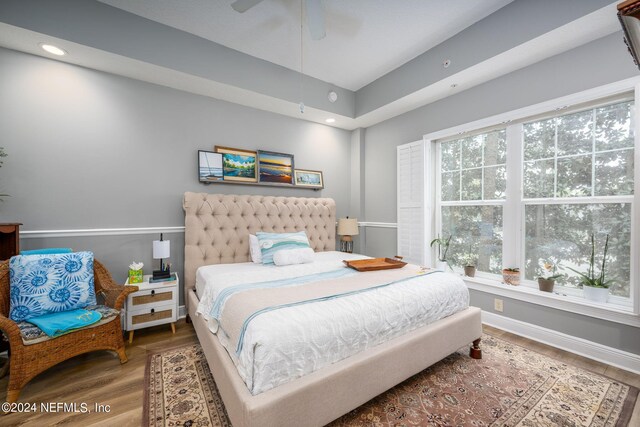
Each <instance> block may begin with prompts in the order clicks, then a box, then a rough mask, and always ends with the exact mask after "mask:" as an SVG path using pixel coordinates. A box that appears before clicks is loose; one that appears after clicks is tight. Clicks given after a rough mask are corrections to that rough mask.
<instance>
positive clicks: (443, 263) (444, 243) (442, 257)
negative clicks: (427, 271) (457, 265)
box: [429, 235, 451, 271]
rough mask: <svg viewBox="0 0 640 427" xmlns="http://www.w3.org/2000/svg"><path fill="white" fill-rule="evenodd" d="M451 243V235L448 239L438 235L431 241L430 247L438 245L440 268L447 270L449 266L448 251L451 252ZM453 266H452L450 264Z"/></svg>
mask: <svg viewBox="0 0 640 427" xmlns="http://www.w3.org/2000/svg"><path fill="white" fill-rule="evenodd" d="M450 243H451V235H449V238H448V239H444V238H440V235H438V237H437V238H435V239H433V240H432V241H431V244H430V245H429V246H430V247H433V245H437V246H438V269H439V270H442V271H447V266H449V262H448V261H447V252H449V244H450ZM449 268H451V266H449Z"/></svg>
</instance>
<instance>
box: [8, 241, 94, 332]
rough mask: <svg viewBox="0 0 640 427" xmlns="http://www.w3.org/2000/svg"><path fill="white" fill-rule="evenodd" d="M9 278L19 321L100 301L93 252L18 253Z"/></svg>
mask: <svg viewBox="0 0 640 427" xmlns="http://www.w3.org/2000/svg"><path fill="white" fill-rule="evenodd" d="M9 281H10V284H11V302H10V306H11V307H10V313H9V317H10V318H11V319H12V320H14V321H16V322H20V321H22V320H28V319H30V318H32V317H36V316H42V315H44V314H48V313H57V312H61V311H68V310H74V309H76V308H83V307H86V306H87V305H95V304H96V294H95V287H94V279H93V253H92V252H74V253H68V254H47V255H18V256H14V257H12V258H11V260H10V261H9Z"/></svg>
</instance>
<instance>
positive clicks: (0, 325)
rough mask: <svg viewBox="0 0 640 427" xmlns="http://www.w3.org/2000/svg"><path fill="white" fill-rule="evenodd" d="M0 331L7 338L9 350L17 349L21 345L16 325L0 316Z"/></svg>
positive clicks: (18, 329)
mask: <svg viewBox="0 0 640 427" xmlns="http://www.w3.org/2000/svg"><path fill="white" fill-rule="evenodd" d="M0 330H2V331H3V332H4V333H5V335H6V336H7V338H9V345H10V346H11V348H17V347H18V346H21V345H22V337H21V335H20V328H19V327H18V324H17V323H16V322H14V321H13V320H11V319H9V318H7V317H4V316H3V315H2V314H0Z"/></svg>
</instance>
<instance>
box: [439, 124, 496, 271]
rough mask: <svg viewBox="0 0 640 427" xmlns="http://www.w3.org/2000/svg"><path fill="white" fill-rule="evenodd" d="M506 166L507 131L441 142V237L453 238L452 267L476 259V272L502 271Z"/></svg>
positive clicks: (451, 247) (451, 249)
mask: <svg viewBox="0 0 640 427" xmlns="http://www.w3.org/2000/svg"><path fill="white" fill-rule="evenodd" d="M506 163H507V145H506V132H505V130H504V129H498V130H494V131H491V132H486V133H482V134H479V135H474V136H470V137H466V138H461V139H455V140H453V141H446V142H442V143H441V145H440V170H441V173H440V183H441V191H440V209H441V210H440V216H441V222H442V227H441V235H442V236H443V237H444V238H447V237H448V236H449V235H451V236H452V239H451V245H450V248H449V255H448V256H447V258H448V259H447V261H449V263H450V264H451V265H452V266H453V265H456V266H462V265H463V264H464V263H465V261H467V259H468V258H473V261H474V262H477V268H478V271H484V272H488V273H499V272H500V270H501V268H502V233H503V231H502V215H503V205H504V200H505V198H506V189H507V181H506V174H507V165H506Z"/></svg>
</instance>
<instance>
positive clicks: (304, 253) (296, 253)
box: [273, 248, 314, 265]
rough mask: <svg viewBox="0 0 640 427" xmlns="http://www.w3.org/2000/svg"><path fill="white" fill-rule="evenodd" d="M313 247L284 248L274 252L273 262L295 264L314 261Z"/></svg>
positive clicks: (276, 263)
mask: <svg viewBox="0 0 640 427" xmlns="http://www.w3.org/2000/svg"><path fill="white" fill-rule="evenodd" d="M313 254H314V252H313V249H311V248H299V249H282V250H280V251H276V252H275V253H274V254H273V263H274V264H275V265H293V264H306V263H309V262H313Z"/></svg>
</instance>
